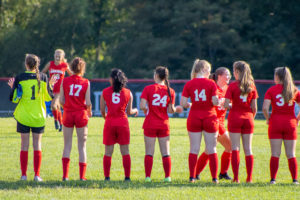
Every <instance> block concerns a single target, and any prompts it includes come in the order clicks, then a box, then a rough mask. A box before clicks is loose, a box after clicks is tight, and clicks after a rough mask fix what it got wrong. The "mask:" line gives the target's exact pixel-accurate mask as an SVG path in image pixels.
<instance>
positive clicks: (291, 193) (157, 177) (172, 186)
mask: <svg viewBox="0 0 300 200" xmlns="http://www.w3.org/2000/svg"><path fill="white" fill-rule="evenodd" d="M143 120H144V118H130V129H131V144H130V152H131V159H132V173H131V174H132V176H131V179H132V182H131V183H125V182H123V179H124V173H123V167H122V159H121V155H120V152H119V148H118V147H116V148H115V153H114V155H113V159H112V169H111V181H110V182H104V181H103V179H104V176H103V167H102V157H103V154H104V145H103V144H102V129H103V123H104V121H103V119H102V118H98V117H95V118H92V119H91V120H90V122H89V136H88V141H87V156H88V167H87V174H86V177H87V178H88V181H86V182H80V181H78V178H79V175H78V151H77V141H76V139H75V138H74V141H73V150H72V154H71V164H70V181H69V182H61V177H62V167H61V155H62V150H63V137H62V133H60V132H57V131H55V130H54V125H53V121H52V119H48V120H47V126H46V132H45V134H44V136H43V142H42V144H43V161H42V168H41V177H42V178H43V179H44V182H42V183H35V182H33V181H31V180H32V179H33V175H34V174H33V166H32V163H33V161H32V156H33V155H32V148H30V152H29V162H28V163H29V166H28V173H27V174H28V178H29V180H30V181H28V182H20V181H19V179H20V175H21V174H20V167H19V151H20V141H21V140H20V136H19V134H18V133H16V132H15V130H16V122H15V120H14V119H13V118H0V139H1V145H0V154H1V156H0V159H1V164H0V199H218V200H221V199H271V198H272V199H299V198H300V188H299V187H298V186H295V185H292V184H291V176H290V173H289V170H288V166H287V159H286V157H285V154H284V152H282V156H281V160H280V168H279V172H278V177H277V182H278V184H276V185H269V184H268V182H269V179H270V177H269V158H270V147H269V142H268V138H267V126H266V125H265V121H260V120H257V121H256V123H255V135H254V141H253V152H254V157H255V160H254V175H253V177H254V183H253V184H246V183H245V179H246V172H245V160H244V154H243V153H241V165H240V180H241V182H242V183H241V184H232V183H230V182H226V181H220V184H218V185H215V184H212V183H211V176H210V172H209V168H208V167H207V168H206V169H205V170H204V172H203V173H202V174H201V180H200V181H198V182H196V183H194V184H192V183H189V182H188V177H189V171H188V160H187V158H188V153H189V140H188V135H187V131H186V128H185V127H186V119H179V118H172V119H170V123H171V156H172V174H171V176H172V183H167V184H166V183H163V182H162V180H163V178H164V173H163V168H162V163H161V156H160V153H159V148H158V145H156V147H157V148H156V152H155V156H154V165H153V170H152V180H153V182H152V183H144V152H145V151H144V141H143V134H142V123H143ZM74 137H75V135H74ZM202 141H203V140H202ZM298 144H299V142H298ZM30 146H31V147H32V145H30ZM203 148H204V143H202V145H201V151H203ZM282 150H284V148H282ZM222 152H223V148H222V147H221V146H220V145H218V153H219V157H220V155H221V153H222ZM299 154H300V148H298V150H297V155H298V156H299ZM229 174H230V175H232V171H231V169H230V171H229Z"/></svg>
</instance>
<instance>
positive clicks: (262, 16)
mask: <svg viewBox="0 0 300 200" xmlns="http://www.w3.org/2000/svg"><path fill="white" fill-rule="evenodd" d="M299 13H300V4H299V1H297V0H290V1H283V0H275V1H274V0H272V1H271V0H264V1H257V0H256V1H255V0H250V1H249V0H151V1H144V0H85V1H82V0H0V76H13V75H16V74H17V73H19V72H20V68H22V66H23V65H24V57H25V53H34V54H36V55H38V56H40V57H41V68H42V67H43V66H44V65H45V64H46V63H47V62H48V61H49V60H52V59H53V54H54V50H55V49H57V48H62V49H64V50H65V52H66V57H67V58H68V59H69V61H70V60H71V59H72V58H73V57H75V56H80V57H83V58H84V59H85V60H86V62H87V73H86V76H87V77H88V78H104V77H107V76H108V74H109V73H110V69H111V68H113V67H117V68H121V69H123V70H124V71H125V73H126V74H127V76H128V77H129V78H151V77H152V76H153V69H154V68H155V66H157V65H163V66H167V67H168V68H169V69H170V76H171V77H170V78H173V79H175V78H176V79H187V78H189V74H190V69H191V67H192V64H193V61H194V59H195V58H200V59H206V60H208V61H209V62H210V63H211V64H212V66H213V70H214V69H216V68H217V67H220V66H226V67H229V68H230V69H231V68H232V63H233V62H234V61H236V60H245V61H247V62H249V63H250V65H251V68H252V71H253V74H254V77H255V78H257V79H272V78H273V70H274V68H275V67H277V66H283V65H284V66H289V67H290V68H291V70H292V71H293V72H294V78H295V79H300V73H297V69H298V70H299V69H300V51H299V46H300V37H299V35H300V28H299V24H300V14H299Z"/></svg>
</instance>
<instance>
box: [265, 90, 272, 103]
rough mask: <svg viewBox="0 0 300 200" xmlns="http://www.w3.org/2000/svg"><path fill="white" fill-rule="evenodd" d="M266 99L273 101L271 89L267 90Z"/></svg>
mask: <svg viewBox="0 0 300 200" xmlns="http://www.w3.org/2000/svg"><path fill="white" fill-rule="evenodd" d="M264 99H269V100H271V99H272V94H271V91H270V89H268V90H267V92H266V94H265V98H264Z"/></svg>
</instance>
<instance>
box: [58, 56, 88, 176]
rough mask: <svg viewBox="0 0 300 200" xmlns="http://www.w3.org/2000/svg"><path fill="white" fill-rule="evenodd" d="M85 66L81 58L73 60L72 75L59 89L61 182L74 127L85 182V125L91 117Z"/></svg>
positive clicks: (64, 172)
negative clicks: (61, 139)
mask: <svg viewBox="0 0 300 200" xmlns="http://www.w3.org/2000/svg"><path fill="white" fill-rule="evenodd" d="M85 65H86V64H85V61H84V60H83V59H82V58H79V57H77V58H74V60H73V61H72V63H71V70H72V72H73V73H74V75H72V76H70V77H67V78H65V79H64V80H63V81H62V84H61V88H60V103H61V104H62V105H63V106H64V114H63V134H64V151H63V156H62V165H63V178H62V179H63V181H67V180H68V177H69V163H70V153H71V148H72V138H73V129H74V127H76V132H77V141H78V152H79V177H80V180H82V181H85V180H86V178H85V171H86V139H87V135H88V127H87V125H88V120H89V117H91V116H92V103H91V99H90V82H89V81H88V80H87V79H85V78H83V77H82V76H83V75H84V73H85Z"/></svg>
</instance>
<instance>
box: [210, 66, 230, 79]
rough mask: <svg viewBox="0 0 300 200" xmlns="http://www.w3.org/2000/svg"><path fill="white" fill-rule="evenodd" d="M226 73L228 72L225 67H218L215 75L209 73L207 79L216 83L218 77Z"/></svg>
mask: <svg viewBox="0 0 300 200" xmlns="http://www.w3.org/2000/svg"><path fill="white" fill-rule="evenodd" d="M226 71H229V69H227V68H226V67H219V68H217V69H216V71H215V73H211V74H210V75H209V79H211V80H214V81H215V82H217V81H218V78H219V76H222V75H223V74H225V72H226Z"/></svg>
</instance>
